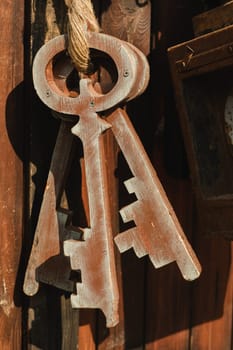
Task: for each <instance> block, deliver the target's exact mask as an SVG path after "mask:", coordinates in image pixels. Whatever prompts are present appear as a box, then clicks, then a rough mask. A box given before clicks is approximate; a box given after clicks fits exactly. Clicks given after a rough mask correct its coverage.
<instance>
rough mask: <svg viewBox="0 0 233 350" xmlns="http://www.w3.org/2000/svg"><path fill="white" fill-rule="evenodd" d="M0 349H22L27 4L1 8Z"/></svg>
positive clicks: (12, 3) (11, 3)
mask: <svg viewBox="0 0 233 350" xmlns="http://www.w3.org/2000/svg"><path fill="white" fill-rule="evenodd" d="M0 22H1V29H2V30H1V38H0V42H1V50H0V60H1V64H0V82H1V91H0V150H1V157H0V231H1V235H0V260H1V261H0V348H1V349H3V350H7V349H13V348H14V349H21V309H20V303H21V301H20V299H19V298H21V291H20V287H21V285H20V284H19V283H18V282H19V280H18V277H19V276H17V274H18V267H19V259H20V250H21V242H22V230H23V226H22V225H23V162H22V150H23V147H24V146H23V142H24V140H23V132H24V129H23V126H24V115H23V87H22V82H23V79H24V77H23V73H24V60H23V54H24V47H23V26H24V1H21V0H18V1H16V0H15V1H6V0H3V1H1V3H0Z"/></svg>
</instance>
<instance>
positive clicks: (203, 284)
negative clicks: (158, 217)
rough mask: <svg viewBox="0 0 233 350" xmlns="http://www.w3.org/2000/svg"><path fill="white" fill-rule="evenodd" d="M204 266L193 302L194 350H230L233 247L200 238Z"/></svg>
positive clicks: (217, 241)
mask: <svg viewBox="0 0 233 350" xmlns="http://www.w3.org/2000/svg"><path fill="white" fill-rule="evenodd" d="M197 248H198V253H199V257H200V260H201V263H202V266H203V273H202V276H201V277H200V279H199V280H198V281H196V283H195V287H194V290H193V300H192V311H191V314H192V333H191V349H192V350H196V349H198V350H218V349H224V350H231V349H232V348H231V346H232V343H231V342H232V309H233V308H232V306H233V264H232V261H231V259H232V256H233V255H232V254H233V244H232V243H230V241H227V240H224V238H221V237H220V238H219V237H203V236H202V237H200V236H199V237H198V240H197Z"/></svg>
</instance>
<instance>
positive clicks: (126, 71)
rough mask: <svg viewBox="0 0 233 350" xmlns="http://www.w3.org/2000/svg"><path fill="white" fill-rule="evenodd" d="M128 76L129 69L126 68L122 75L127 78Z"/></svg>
mask: <svg viewBox="0 0 233 350" xmlns="http://www.w3.org/2000/svg"><path fill="white" fill-rule="evenodd" d="M128 76H129V71H128V70H127V69H126V70H125V71H124V73H123V77H125V78H127V77H128Z"/></svg>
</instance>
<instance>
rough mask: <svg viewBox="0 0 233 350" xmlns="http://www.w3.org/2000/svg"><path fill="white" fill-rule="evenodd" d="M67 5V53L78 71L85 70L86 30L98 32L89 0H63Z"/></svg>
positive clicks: (87, 61) (86, 58)
mask: <svg viewBox="0 0 233 350" xmlns="http://www.w3.org/2000/svg"><path fill="white" fill-rule="evenodd" d="M65 4H66V6H67V7H68V53H69V55H70V57H71V59H72V61H73V62H74V64H75V66H76V68H77V69H78V71H80V72H86V71H87V69H88V64H89V61H90V57H89V56H90V52H89V47H88V42H87V38H86V33H87V31H88V30H89V31H92V32H99V31H100V27H99V24H98V21H97V19H96V16H95V13H94V9H93V6H92V3H91V0H65Z"/></svg>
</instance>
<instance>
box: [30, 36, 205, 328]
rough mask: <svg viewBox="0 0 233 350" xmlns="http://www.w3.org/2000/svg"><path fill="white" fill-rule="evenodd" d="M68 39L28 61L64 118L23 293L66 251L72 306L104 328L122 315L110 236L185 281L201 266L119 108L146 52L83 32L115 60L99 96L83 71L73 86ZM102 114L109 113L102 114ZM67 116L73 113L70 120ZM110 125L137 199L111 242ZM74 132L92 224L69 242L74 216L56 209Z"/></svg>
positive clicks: (135, 88) (135, 89)
mask: <svg viewBox="0 0 233 350" xmlns="http://www.w3.org/2000/svg"><path fill="white" fill-rule="evenodd" d="M66 40H67V39H66V36H64V35H61V36H58V37H56V38H54V39H52V40H51V41H49V42H48V43H46V44H45V45H44V46H42V48H41V49H40V50H39V51H38V53H37V55H36V57H35V60H34V63H33V80H34V86H35V89H36V91H37V94H38V95H39V97H40V98H41V100H42V101H43V102H44V103H45V104H46V105H47V106H48V107H50V108H51V109H52V110H53V111H57V112H59V113H61V115H62V116H63V117H62V120H61V125H60V130H59V133H58V137H57V141H56V145H55V149H54V153H53V157H52V161H51V166H50V171H49V175H48V179H47V185H46V188H45V192H44V197H43V201H42V206H41V210H40V215H39V219H38V223H37V228H36V232H35V238H34V243H33V247H32V251H31V255H30V259H29V263H28V267H27V271H26V276H25V281H24V291H25V293H26V294H28V295H34V294H35V293H36V292H37V291H38V288H39V284H38V282H39V278H38V276H37V271H38V268H39V267H40V266H41V265H42V264H44V263H45V262H46V261H49V259H50V258H51V257H53V256H56V255H65V256H68V257H69V258H70V264H71V268H72V270H75V271H81V280H80V281H78V282H77V283H76V291H75V293H73V294H72V295H71V303H72V306H73V307H74V308H98V309H101V310H102V311H103V313H104V314H105V316H106V323H107V326H108V327H112V326H114V325H116V324H117V323H118V318H119V317H118V304H119V292H118V285H117V277H116V267H115V258H114V241H115V243H116V245H117V247H118V248H119V250H120V252H124V251H126V250H128V249H130V248H133V249H134V251H135V253H136V255H137V256H138V257H143V256H145V255H149V257H150V259H151V261H152V263H153V265H154V266H155V267H156V268H158V267H161V266H164V265H166V264H168V263H171V262H173V261H176V262H177V264H178V267H179V269H180V271H181V273H182V275H183V277H184V278H185V279H187V280H193V279H195V278H197V277H198V276H199V275H200V271H201V267H200V264H199V262H198V260H197V258H196V256H195V254H194V252H193V250H192V248H191V246H190V244H189V242H188V241H187V239H186V237H185V235H184V233H183V231H182V228H181V226H180V224H179V222H178V220H177V218H176V215H175V213H174V211H173V209H172V206H171V204H170V203H169V200H168V198H167V196H166V194H165V192H164V190H163V188H162V185H161V183H160V181H159V179H158V177H157V175H156V172H155V170H154V168H153V166H152V164H151V162H150V160H149V158H148V156H147V154H146V152H145V150H144V148H143V145H142V143H141V141H140V139H139V137H138V135H137V134H136V132H135V130H134V128H133V125H132V124H131V121H130V119H129V118H128V116H127V114H126V112H125V110H124V109H123V108H121V106H122V104H123V103H126V102H127V101H129V100H131V99H133V98H135V97H137V96H139V95H140V94H142V93H143V92H144V90H145V88H146V87H147V84H148V80H149V66H148V62H147V59H146V57H145V56H144V55H143V54H142V52H141V51H140V50H138V49H137V48H136V47H134V46H133V45H131V44H129V43H127V42H124V41H122V40H120V39H117V38H114V37H112V36H109V35H106V34H103V33H92V32H90V33H87V40H88V44H89V47H90V49H91V50H96V51H98V52H102V53H103V54H104V55H108V56H109V57H110V58H111V59H112V61H113V62H114V64H115V67H116V70H117V79H116V81H115V83H114V86H113V87H112V88H111V89H110V90H109V91H107V92H105V93H103V92H102V90H101V84H100V83H98V82H93V80H92V79H91V78H90V77H89V76H83V77H82V78H81V79H80V80H79V89H78V91H70V90H69V89H68V87H67V78H68V76H69V75H70V74H71V72H72V71H74V69H75V68H74V66H73V64H72V63H71V61H70V59H69V57H68V56H67V55H66V58H65V59H64V55H63V56H62V55H61V54H62V53H64V52H66V50H67V42H66ZM62 57H63V58H62ZM104 111H108V113H107V114H106V115H105V116H104V114H103V112H104ZM101 113H102V114H101ZM69 115H72V117H74V116H77V121H76V122H75V123H73V124H72V125H71V123H70V120H69ZM66 116H67V120H66ZM70 129H71V130H70ZM107 129H111V130H112V133H113V135H114V137H115V139H116V141H117V143H118V145H119V147H120V150H121V151H122V153H123V155H124V157H125V160H126V162H127V164H128V166H129V168H130V170H131V172H132V174H133V177H132V178H131V179H129V180H127V181H125V182H124V184H125V186H126V189H127V190H128V192H129V193H135V195H136V197H137V200H136V201H135V202H133V203H131V204H129V205H127V206H125V207H123V208H122V209H121V210H120V215H121V217H122V219H123V221H124V222H129V221H132V220H133V221H134V223H135V226H134V227H132V228H129V229H127V230H126V231H125V232H122V233H118V234H117V235H116V236H115V238H114V239H113V232H112V224H111V220H112V218H111V211H110V202H109V187H110V185H111V184H108V180H107V169H106V167H107V164H106V156H105V151H106V150H105V145H104V141H103V135H104V132H105V131H106V130H107ZM73 135H75V136H77V137H79V138H80V139H81V141H82V145H83V153H84V167H85V174H86V187H87V194H88V204H89V216H90V227H86V228H84V229H82V236H81V238H80V239H74V238H72V239H71V238H70V237H71V236H69V234H68V233H69V232H68V231H69V226H68V222H69V219H70V216H71V215H72V214H71V213H70V212H69V211H68V210H60V209H59V205H60V200H61V192H62V189H63V185H64V178H65V176H66V169H67V166H68V159H69V153H70V151H71V146H72V140H73ZM58 273H59V272H58ZM55 279H56V278H55V276H54V280H55ZM48 283H49V282H48ZM51 283H52V282H51ZM67 283H68V282H67ZM67 287H68V288H69V286H67Z"/></svg>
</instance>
